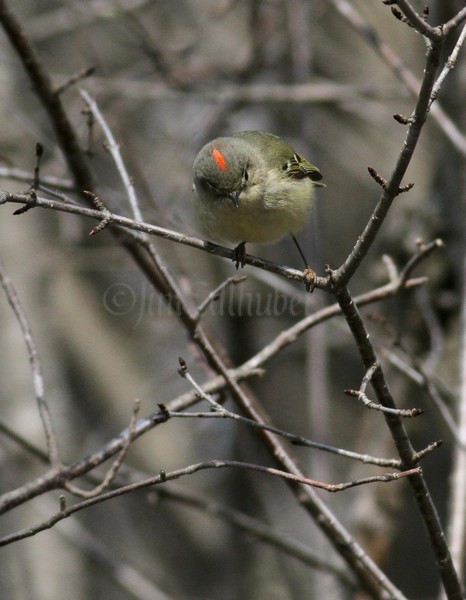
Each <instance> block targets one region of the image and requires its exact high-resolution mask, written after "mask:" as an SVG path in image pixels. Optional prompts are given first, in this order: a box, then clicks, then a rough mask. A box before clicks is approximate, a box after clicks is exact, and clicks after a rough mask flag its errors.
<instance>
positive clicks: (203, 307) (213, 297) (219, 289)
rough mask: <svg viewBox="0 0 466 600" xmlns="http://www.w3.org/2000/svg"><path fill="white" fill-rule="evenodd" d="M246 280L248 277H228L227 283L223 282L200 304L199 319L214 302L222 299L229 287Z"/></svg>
mask: <svg viewBox="0 0 466 600" xmlns="http://www.w3.org/2000/svg"><path fill="white" fill-rule="evenodd" d="M246 279H247V277H246V276H245V275H242V276H239V277H228V278H227V279H225V281H222V283H221V284H220V285H218V286H217V287H216V288H215V289H214V290H212V291H211V292H210V293H209V294H208V295H207V297H206V298H204V300H203V301H202V302H201V303H200V304H199V306H198V308H197V314H198V319H200V318H201V316H202V315H203V314H204V313H205V311H206V310H207V309H208V308H209V306H210V305H211V304H212V303H213V302H216V301H217V300H218V299H219V298H220V296H221V294H222V292H223V291H224V290H225V289H226V288H227V287H230V286H233V285H238V284H239V283H243V281H246Z"/></svg>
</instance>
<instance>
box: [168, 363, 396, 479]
mask: <svg viewBox="0 0 466 600" xmlns="http://www.w3.org/2000/svg"><path fill="white" fill-rule="evenodd" d="M185 364H186V363H184V365H185ZM180 372H181V369H180ZM182 376H183V377H184V378H185V379H186V380H187V381H189V382H190V384H191V385H192V386H193V388H194V389H195V390H196V393H197V394H198V395H199V398H200V399H202V400H205V401H206V402H208V403H209V405H210V406H211V408H212V410H213V412H179V411H172V410H168V409H166V410H167V417H178V418H179V417H181V418H183V417H185V418H204V419H211V418H227V419H232V420H234V421H238V422H240V423H244V424H246V425H249V426H250V427H254V428H257V429H264V430H266V431H270V432H271V433H275V434H276V435H279V436H281V437H284V438H285V439H287V440H288V441H290V442H291V443H292V444H294V445H296V446H306V447H308V448H316V449H318V450H323V451H325V452H330V453H332V454H337V455H339V456H344V457H346V458H351V459H353V460H358V461H360V462H363V463H365V464H372V465H377V466H380V467H392V468H395V469H398V468H399V467H400V464H401V463H400V461H399V460H396V459H391V458H377V457H375V456H369V455H367V454H359V453H357V452H351V451H349V450H343V449H342V448H335V447H334V446H329V445H327V444H321V443H319V442H314V441H313V440H309V439H307V438H305V437H303V436H300V435H296V434H294V433H290V432H288V431H285V430H283V429H280V428H279V427H274V426H272V425H267V424H265V423H258V422H257V421H253V420H252V419H248V418H247V417H243V416H242V415H238V414H236V413H234V412H232V411H230V410H228V409H226V408H225V407H224V406H222V405H221V404H219V403H218V402H216V401H215V400H214V399H213V397H212V396H211V395H210V394H207V393H206V392H205V390H204V389H203V388H202V387H201V386H200V385H199V384H198V383H197V382H196V380H195V379H194V378H193V377H192V375H191V374H190V373H189V371H188V370H187V369H183V371H182Z"/></svg>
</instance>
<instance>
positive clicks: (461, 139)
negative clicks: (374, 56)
mask: <svg viewBox="0 0 466 600" xmlns="http://www.w3.org/2000/svg"><path fill="white" fill-rule="evenodd" d="M331 2H332V4H333V5H334V7H335V8H336V9H337V10H338V11H339V13H340V14H341V15H342V16H343V17H344V18H345V19H346V20H347V21H348V22H349V23H350V24H351V25H352V26H353V27H354V28H355V30H356V31H357V32H358V33H359V35H361V37H362V38H363V39H364V40H365V41H366V42H367V43H368V44H370V45H371V46H372V47H373V48H374V49H375V50H376V52H377V53H378V54H379V55H380V56H381V58H382V59H383V60H384V61H385V62H386V63H387V64H388V65H389V67H390V68H391V69H392V70H393V72H394V73H395V74H396V75H397V76H398V77H399V78H400V79H401V80H402V81H403V83H404V84H405V86H406V87H407V89H408V91H409V92H410V93H411V94H412V95H413V96H414V97H415V98H417V96H418V94H419V90H420V89H421V80H420V79H418V78H417V77H415V75H414V74H413V73H412V71H410V70H409V68H408V67H407V66H406V65H405V64H404V63H403V61H402V60H401V58H400V57H399V56H398V55H397V54H396V52H395V51H394V50H393V48H391V47H390V46H389V45H388V44H387V43H386V42H385V41H384V40H382V39H381V38H380V36H379V34H378V32H377V30H376V29H375V28H374V27H372V26H371V24H370V23H369V22H367V21H366V20H364V18H363V17H362V16H361V15H360V14H359V13H358V12H357V11H356V9H355V8H354V6H353V5H352V4H350V3H349V2H348V0H331ZM461 12H462V11H461ZM447 31H450V28H447V27H446V26H444V27H443V32H444V34H445V35H446V34H447ZM430 114H431V116H432V118H433V119H434V122H435V123H436V124H437V126H438V127H439V128H440V130H441V131H442V132H443V134H444V135H445V136H446V137H447V139H448V140H449V141H450V142H451V143H452V145H453V146H454V147H455V148H456V149H457V150H458V151H459V152H460V153H461V154H462V155H463V156H466V137H465V136H464V135H463V133H462V132H461V130H460V129H459V128H458V126H457V125H455V123H453V121H452V120H451V119H450V117H449V116H448V115H447V114H446V113H445V111H444V110H443V108H442V107H441V105H440V104H439V103H438V102H436V103H435V104H434V105H433V106H432V109H431V112H430ZM395 118H396V117H395ZM412 122H413V119H412V117H410V118H409V119H407V120H405V124H409V123H412Z"/></svg>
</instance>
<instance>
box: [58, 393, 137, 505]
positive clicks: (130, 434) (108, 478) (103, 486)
mask: <svg viewBox="0 0 466 600" xmlns="http://www.w3.org/2000/svg"><path fill="white" fill-rule="evenodd" d="M140 408H141V402H140V401H139V399H137V398H136V399H135V400H134V402H133V412H132V415H131V420H130V422H129V426H128V429H127V434H126V436H125V439H124V443H123V445H122V447H121V450H120V452H119V453H118V455H117V457H116V459H115V460H114V461H113V463H112V466H111V467H110V469H109V470H108V471H107V474H106V475H105V477H104V479H103V480H102V482H101V483H100V484H99V485H96V486H95V487H94V488H93V489H92V490H83V489H82V488H80V487H78V486H77V485H74V484H72V483H71V482H70V481H67V482H65V489H66V490H68V492H70V493H71V494H74V495H75V496H79V497H81V498H93V497H94V496H99V495H100V494H102V493H103V492H104V491H105V490H107V489H108V488H109V487H110V485H111V484H112V482H113V480H114V479H115V477H116V475H117V473H118V471H119V469H120V467H121V465H122V464H123V461H124V460H125V458H126V455H127V454H128V450H129V448H130V446H131V442H132V441H133V439H134V435H135V431H136V419H137V416H138V413H139V409H140Z"/></svg>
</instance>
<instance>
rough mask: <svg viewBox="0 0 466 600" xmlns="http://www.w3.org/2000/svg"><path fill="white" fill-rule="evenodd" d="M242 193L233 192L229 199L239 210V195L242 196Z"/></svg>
mask: <svg viewBox="0 0 466 600" xmlns="http://www.w3.org/2000/svg"><path fill="white" fill-rule="evenodd" d="M240 193H241V192H239V191H238V190H237V191H235V192H231V194H228V197H229V198H230V200H231V201H232V202H233V204H234V205H235V207H236V208H239V195H240Z"/></svg>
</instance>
